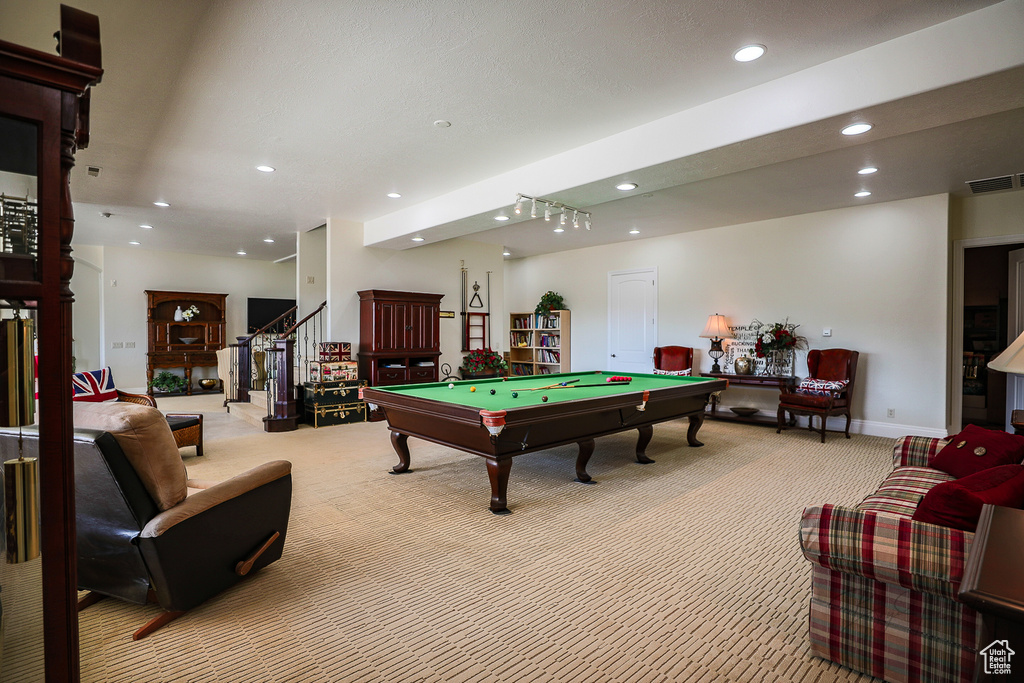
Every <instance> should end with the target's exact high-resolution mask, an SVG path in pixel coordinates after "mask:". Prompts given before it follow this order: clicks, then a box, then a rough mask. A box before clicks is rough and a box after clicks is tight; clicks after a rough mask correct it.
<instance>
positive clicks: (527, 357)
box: [508, 311, 570, 376]
mask: <svg viewBox="0 0 1024 683" xmlns="http://www.w3.org/2000/svg"><path fill="white" fill-rule="evenodd" d="M569 328H570V320H569V311H551V313H549V314H546V315H545V314H539V313H510V314H509V316H508V330H509V331H508V336H509V352H508V356H509V359H508V360H509V362H508V370H509V375H512V376H517V375H518V376H524V375H552V374H555V373H557V372H569V368H570V360H569V346H570V344H569V342H570V339H569Z"/></svg>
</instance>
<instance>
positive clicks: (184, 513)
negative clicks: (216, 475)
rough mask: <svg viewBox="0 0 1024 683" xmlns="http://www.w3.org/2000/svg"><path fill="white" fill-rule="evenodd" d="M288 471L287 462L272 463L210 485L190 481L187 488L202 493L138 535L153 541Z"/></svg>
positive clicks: (184, 502) (290, 468)
mask: <svg viewBox="0 0 1024 683" xmlns="http://www.w3.org/2000/svg"><path fill="white" fill-rule="evenodd" d="M291 471H292V464H291V463H290V462H288V461H287V460H274V461H272V462H268V463H264V464H262V465H260V466H259V467H254V468H252V469H251V470H249V471H248V472H243V473H242V474H239V475H237V476H234V477H232V478H231V479H228V480H227V481H223V482H220V483H219V484H214V485H212V486H211V485H209V483H208V482H197V481H193V480H190V481H189V482H188V485H189V487H190V488H200V489H202V490H201V491H197V492H196V493H193V494H192V495H191V496H189V497H188V498H186V499H185V500H183V501H182V502H180V503H178V504H177V505H175V506H174V507H172V508H171V509H169V510H165V511H164V512H161V513H160V514H158V515H156V516H155V517H153V519H151V520H149V523H148V524H146V526H145V528H144V529H143V530H142V533H141V534H139V536H140V537H141V538H156V537H158V536H160V535H161V534H163V533H165V532H166V531H167V530H168V529H170V528H171V527H173V526H174V525H175V524H180V523H181V522H183V521H185V520H187V519H190V518H192V517H195V516H196V515H198V514H200V513H202V512H205V511H206V510H209V509H210V508H212V507H214V506H216V505H219V504H221V503H223V502H224V501H226V500H230V499H231V498H237V497H238V496H240V495H242V494H243V493H246V492H248V491H252V490H253V489H256V488H259V487H260V486H263V485H264V484H269V483H270V482H272V481H274V480H276V479H280V478H281V477H286V476H288V475H290V474H291Z"/></svg>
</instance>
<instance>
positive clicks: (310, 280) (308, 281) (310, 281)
mask: <svg viewBox="0 0 1024 683" xmlns="http://www.w3.org/2000/svg"><path fill="white" fill-rule="evenodd" d="M315 281H316V278H314V277H313V276H312V275H307V276H306V284H307V285H311V284H314V283H315Z"/></svg>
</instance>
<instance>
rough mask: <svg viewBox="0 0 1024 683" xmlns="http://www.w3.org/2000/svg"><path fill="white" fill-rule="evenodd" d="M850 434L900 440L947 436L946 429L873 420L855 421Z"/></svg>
mask: <svg viewBox="0 0 1024 683" xmlns="http://www.w3.org/2000/svg"><path fill="white" fill-rule="evenodd" d="M839 419H840V424H843V422H842V418H839ZM850 432H851V433H853V434H867V435H868V436H887V437H890V438H893V439H898V438H900V437H901V436H928V437H931V438H933V439H944V438H946V436H947V434H946V430H945V429H938V428H935V427H921V426H919V425H904V424H893V423H891V422H874V421H871V420H853V421H852V422H850Z"/></svg>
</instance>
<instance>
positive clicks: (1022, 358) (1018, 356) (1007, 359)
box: [988, 334, 1024, 375]
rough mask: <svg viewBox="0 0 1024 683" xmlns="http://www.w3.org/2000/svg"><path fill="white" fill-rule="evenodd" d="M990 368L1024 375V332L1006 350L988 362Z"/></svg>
mask: <svg viewBox="0 0 1024 683" xmlns="http://www.w3.org/2000/svg"><path fill="white" fill-rule="evenodd" d="M988 369H989V370H998V371H999V372H1008V373H1010V374H1011V375H1024V334H1022V335H1020V336H1019V337H1017V338H1016V339H1014V340H1013V343H1012V344H1010V345H1009V346H1007V347H1006V350H1005V351H1003V352H1002V353H1000V354H999V355H998V356H996V357H995V358H993V359H992V360H990V361H989V362H988Z"/></svg>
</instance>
